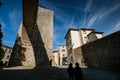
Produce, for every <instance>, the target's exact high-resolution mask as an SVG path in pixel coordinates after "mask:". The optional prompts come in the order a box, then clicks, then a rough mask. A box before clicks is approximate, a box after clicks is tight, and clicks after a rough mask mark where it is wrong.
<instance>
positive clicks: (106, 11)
mask: <svg viewBox="0 0 120 80" xmlns="http://www.w3.org/2000/svg"><path fill="white" fill-rule="evenodd" d="M118 8H120V5H119V4H118V5H114V6H112V7H110V8H109V9H108V8H106V9H104V11H102V13H101V15H99V20H101V19H102V18H105V17H107V15H109V14H110V13H112V12H114V11H115V10H117V9H118Z"/></svg>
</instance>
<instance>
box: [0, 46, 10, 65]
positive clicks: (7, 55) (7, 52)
mask: <svg viewBox="0 0 120 80" xmlns="http://www.w3.org/2000/svg"><path fill="white" fill-rule="evenodd" d="M2 48H3V49H4V51H5V55H4V57H3V59H2V60H1V61H2V62H3V64H4V65H5V66H7V65H8V63H9V59H10V56H11V52H12V47H9V46H6V45H2Z"/></svg>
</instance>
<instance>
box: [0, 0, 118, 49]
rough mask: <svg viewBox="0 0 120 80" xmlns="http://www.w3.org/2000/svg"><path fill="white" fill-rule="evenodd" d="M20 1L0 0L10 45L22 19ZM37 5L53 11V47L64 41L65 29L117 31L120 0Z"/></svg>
mask: <svg viewBox="0 0 120 80" xmlns="http://www.w3.org/2000/svg"><path fill="white" fill-rule="evenodd" d="M21 1H22V0H2V2H3V6H2V7H1V8H0V22H1V24H2V25H3V33H4V37H3V44H5V45H8V46H13V45H14V41H15V38H16V35H17V31H18V28H19V25H20V21H21V19H22V3H21ZM39 6H42V7H44V8H47V9H50V10H53V12H54V42H53V48H54V49H58V47H59V45H61V44H65V40H64V36H65V34H66V32H67V30H68V29H69V28H94V29H96V30H97V31H102V32H104V36H106V35H108V34H111V33H113V32H116V31H118V30H120V0H40V1H39Z"/></svg>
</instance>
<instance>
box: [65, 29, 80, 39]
mask: <svg viewBox="0 0 120 80" xmlns="http://www.w3.org/2000/svg"><path fill="white" fill-rule="evenodd" d="M71 30H72V31H79V29H74V28H70V29H69V30H68V31H67V33H66V35H65V37H64V39H66V37H67V35H68V33H69V32H70V31H71Z"/></svg>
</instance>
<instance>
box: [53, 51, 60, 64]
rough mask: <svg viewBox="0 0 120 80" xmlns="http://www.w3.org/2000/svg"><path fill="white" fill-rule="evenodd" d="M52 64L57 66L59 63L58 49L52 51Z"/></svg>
mask: <svg viewBox="0 0 120 80" xmlns="http://www.w3.org/2000/svg"><path fill="white" fill-rule="evenodd" d="M52 65H53V66H58V65H60V61H59V51H53V62H52Z"/></svg>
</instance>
